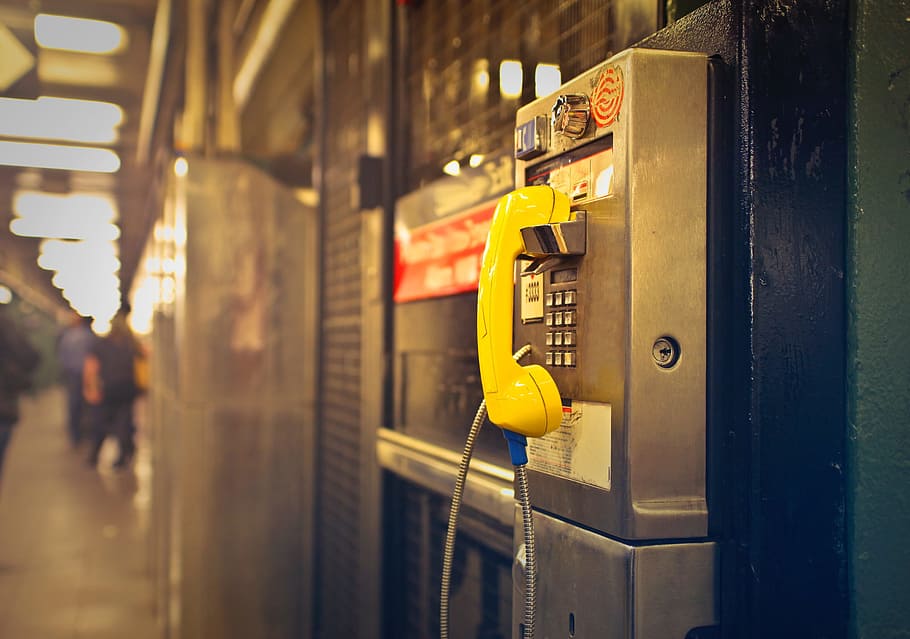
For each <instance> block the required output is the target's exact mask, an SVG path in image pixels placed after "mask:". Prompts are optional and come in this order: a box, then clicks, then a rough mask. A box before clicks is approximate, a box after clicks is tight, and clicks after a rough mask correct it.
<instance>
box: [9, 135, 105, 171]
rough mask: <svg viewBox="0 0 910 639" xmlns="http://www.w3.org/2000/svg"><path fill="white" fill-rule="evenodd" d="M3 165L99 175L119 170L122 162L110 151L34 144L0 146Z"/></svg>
mask: <svg viewBox="0 0 910 639" xmlns="http://www.w3.org/2000/svg"><path fill="white" fill-rule="evenodd" d="M0 164H2V165H6V166H21V167H26V168H27V167H34V168H36V169H63V170H66V171H95V172H98V173H116V172H117V171H119V170H120V158H119V157H118V155H117V154H116V153H114V152H113V151H109V150H107V149H98V148H95V147H79V146H62V145H59V144H37V143H32V142H5V141H2V142H0Z"/></svg>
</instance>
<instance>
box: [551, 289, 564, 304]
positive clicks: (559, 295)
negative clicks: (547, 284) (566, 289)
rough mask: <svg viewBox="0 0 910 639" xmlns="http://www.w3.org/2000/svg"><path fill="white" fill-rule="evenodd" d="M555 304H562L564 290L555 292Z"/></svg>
mask: <svg viewBox="0 0 910 639" xmlns="http://www.w3.org/2000/svg"><path fill="white" fill-rule="evenodd" d="M553 306H562V292H559V293H553Z"/></svg>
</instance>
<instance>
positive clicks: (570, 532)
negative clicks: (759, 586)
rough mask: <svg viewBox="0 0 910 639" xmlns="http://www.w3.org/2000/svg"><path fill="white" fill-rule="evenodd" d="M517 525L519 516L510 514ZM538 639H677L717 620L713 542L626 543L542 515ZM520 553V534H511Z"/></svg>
mask: <svg viewBox="0 0 910 639" xmlns="http://www.w3.org/2000/svg"><path fill="white" fill-rule="evenodd" d="M515 522H516V523H515V525H516V529H517V530H520V528H521V514H520V512H518V513H517V514H516V519H515ZM534 528H535V535H536V544H537V565H538V571H539V572H538V579H537V616H536V626H535V628H536V630H537V634H536V636H537V637H540V638H542V639H563V638H565V637H572V638H574V639H591V638H595V637H596V638H597V639H684V638H685V637H686V633H687V632H688V631H689V630H691V629H692V628H699V627H704V626H712V625H716V624H717V623H718V602H717V597H718V594H717V587H716V578H715V573H716V562H717V547H716V544H714V543H713V542H701V543H680V544H657V545H649V546H630V545H627V544H624V543H622V542H619V541H616V540H614V539H610V538H609V537H605V536H603V535H599V534H597V533H594V532H592V531H590V530H586V529H584V528H579V527H578V526H575V525H573V524H570V523H566V522H564V521H561V520H558V519H555V518H553V517H550V516H548V515H544V514H541V513H537V512H535V513H534ZM515 540H516V541H515V543H516V548H515V556H516V557H518V556H519V546H518V545H519V544H520V543H521V542H522V535H521V534H516V535H515ZM522 566H523V563H521V562H519V561H518V560H517V559H516V562H515V565H514V569H513V579H512V582H513V596H512V601H513V604H512V620H513V626H512V627H513V633H512V636H513V639H520V634H519V624H520V622H521V620H522V618H523V602H524V592H523V590H524V576H523V572H522V571H523V568H522Z"/></svg>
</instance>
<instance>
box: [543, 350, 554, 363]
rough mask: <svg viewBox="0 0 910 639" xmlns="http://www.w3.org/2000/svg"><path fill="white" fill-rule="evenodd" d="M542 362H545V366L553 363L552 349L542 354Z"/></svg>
mask: <svg viewBox="0 0 910 639" xmlns="http://www.w3.org/2000/svg"><path fill="white" fill-rule="evenodd" d="M544 362H545V363H546V365H547V366H552V365H553V352H552V351H547V354H546V355H544Z"/></svg>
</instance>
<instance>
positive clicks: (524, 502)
mask: <svg viewBox="0 0 910 639" xmlns="http://www.w3.org/2000/svg"><path fill="white" fill-rule="evenodd" d="M530 352H531V345H530V344H526V345H525V346H522V347H521V348H520V349H518V350H517V351H516V352H515V353H514V354H513V355H512V358H513V359H514V360H515V361H516V362H517V361H518V360H520V359H521V358H522V357H524V356H525V355H527V354H528V353H530ZM486 416H487V403H486V401H481V402H480V406H478V407H477V413H476V414H475V415H474V421H473V422H472V423H471V430H470V431H469V432H468V438H467V440H465V444H464V452H463V453H462V455H461V463H460V464H459V465H458V476H457V477H456V478H455V489H454V490H453V491H452V505H451V507H450V508H449V525H448V528H447V529H446V542H445V548H444V550H443V553H442V584H441V587H440V595H439V637H440V639H449V592H450V590H451V585H452V561H453V559H454V557H455V533H456V531H457V528H458V511H459V510H460V509H461V500H462V497H463V495H464V484H465V480H466V479H467V476H468V467H469V466H470V465H471V457H472V456H473V454H474V441H475V440H476V439H477V434H478V433H479V432H480V427H481V426H483V421H484V418H485V417H486ZM509 447H510V449H511V448H512V444H511V442H510V445H509ZM515 477H516V479H517V481H518V499H519V501H520V502H521V514H522V521H523V522H524V537H525V555H526V559H525V622H524V626H525V632H524V637H523V639H533V636H534V601H535V589H536V585H535V584H536V577H537V575H536V567H535V557H534V528H533V525H532V520H531V502H530V499H529V498H528V477H527V474H526V472H525V467H524V465H516V466H515Z"/></svg>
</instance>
